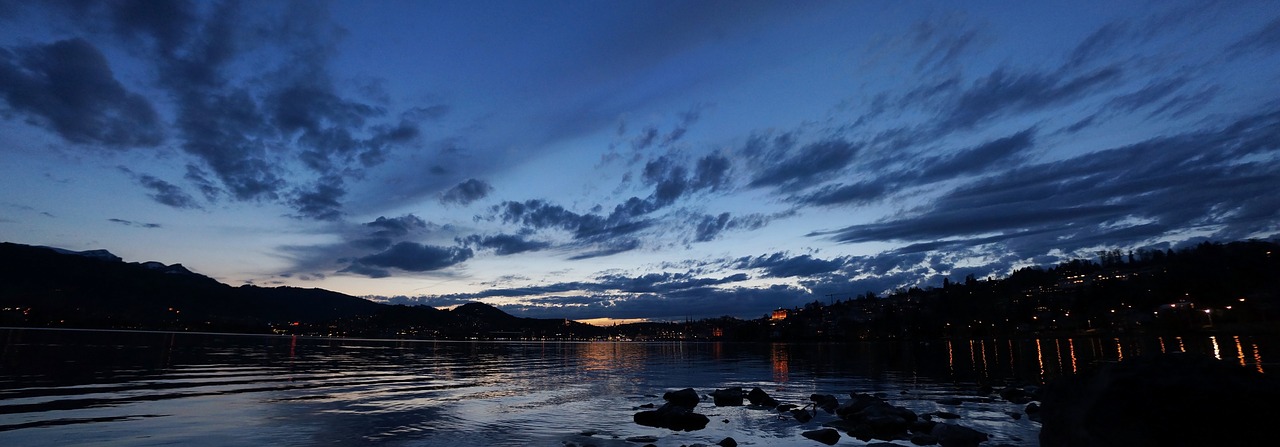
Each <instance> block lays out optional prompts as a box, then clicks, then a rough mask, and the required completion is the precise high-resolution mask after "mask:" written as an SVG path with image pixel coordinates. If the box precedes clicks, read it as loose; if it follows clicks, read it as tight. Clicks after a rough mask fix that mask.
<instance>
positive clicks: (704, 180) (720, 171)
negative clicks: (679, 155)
mask: <svg viewBox="0 0 1280 447" xmlns="http://www.w3.org/2000/svg"><path fill="white" fill-rule="evenodd" d="M731 166H732V162H730V161H729V158H727V157H724V156H721V155H714V154H712V155H707V156H705V157H702V158H699V159H698V164H697V166H696V167H695V168H694V174H693V178H692V179H690V186H691V187H692V188H693V190H695V191H698V190H703V189H710V190H717V189H720V188H723V187H725V186H727V185H728V184H729V169H730V167H731Z"/></svg>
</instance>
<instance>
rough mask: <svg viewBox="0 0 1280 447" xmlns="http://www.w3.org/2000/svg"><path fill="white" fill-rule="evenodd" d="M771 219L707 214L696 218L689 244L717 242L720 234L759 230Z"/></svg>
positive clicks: (763, 216)
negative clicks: (733, 231) (732, 231)
mask: <svg viewBox="0 0 1280 447" xmlns="http://www.w3.org/2000/svg"><path fill="white" fill-rule="evenodd" d="M770 220H771V218H770V217H769V216H765V215H761V214H747V215H743V216H736V217H734V216H732V215H730V214H729V213H727V212H725V213H720V214H719V215H710V214H705V215H702V216H700V217H695V218H694V222H693V227H694V228H693V239H692V241H689V240H686V241H685V243H688V242H707V241H711V240H715V238H717V237H719V236H720V233H723V232H725V231H730V230H758V229H760V228H762V227H764V226H765V225H767V224H768V223H769V221H770Z"/></svg>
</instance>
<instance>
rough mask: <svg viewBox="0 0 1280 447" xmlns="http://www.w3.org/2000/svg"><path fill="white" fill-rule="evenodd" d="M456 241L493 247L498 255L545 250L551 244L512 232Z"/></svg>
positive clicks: (475, 236) (476, 236)
mask: <svg viewBox="0 0 1280 447" xmlns="http://www.w3.org/2000/svg"><path fill="white" fill-rule="evenodd" d="M458 242H460V243H463V244H467V245H471V246H475V247H478V248H486V249H493V250H494V252H495V253H497V254H498V255H499V256H506V255H514V254H517V253H524V252H527V251H539V250H545V249H547V248H548V247H550V246H551V243H549V242H542V241H531V240H528V239H525V238H524V237H523V236H518V235H513V234H497V235H493V236H481V235H471V236H467V237H465V238H462V239H460V240H459V241H458Z"/></svg>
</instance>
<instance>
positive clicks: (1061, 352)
mask: <svg viewBox="0 0 1280 447" xmlns="http://www.w3.org/2000/svg"><path fill="white" fill-rule="evenodd" d="M1175 340H1176V346H1177V347H1176V348H1174V349H1178V350H1181V351H1187V352H1194V353H1201V354H1204V355H1212V356H1215V357H1217V358H1219V359H1222V358H1226V359H1230V360H1228V361H1235V362H1238V363H1239V364H1240V365H1242V366H1246V367H1251V368H1255V369H1257V370H1258V371H1260V372H1261V371H1263V365H1264V364H1263V347H1262V346H1271V345H1269V344H1266V343H1262V342H1261V341H1260V340H1257V339H1254V338H1252V337H1244V336H1232V337H1231V340H1232V341H1231V343H1223V344H1220V343H1219V340H1218V338H1217V337H1216V336H1212V337H1211V336H1203V337H1186V338H1183V337H1178V338H1176V339H1175ZM1167 342H1170V341H1169V340H1166V339H1165V338H1150V339H1138V338H1132V339H1130V338H1107V339H1101V338H1063V339H1026V340H996V339H975V340H954V341H953V340H941V341H937V342H931V343H918V342H910V343H863V344H850V345H784V344H774V345H757V344H722V343H568V342H566V343H561V342H529V343H512V342H503V343H485V342H440V341H396V340H386V341H376V340H342V339H314V338H299V337H274V336H235V335H216V334H174V333H155V332H150V333H147V332H94V331H48V330H18V329H0V343H2V345H3V348H2V350H0V445H24V446H27V445H29V446H42V445H50V446H52V445H58V446H62V445H100V444H106V443H110V444H114V445H171V444H186V445H194V446H200V445H255V446H256V445H317V444H325V445H368V444H379V445H405V446H425V445H433V446H434V445H529V444H537V445H561V443H562V441H566V440H573V441H575V442H578V443H580V444H581V443H584V442H591V443H594V444H596V445H601V446H607V445H628V443H626V442H625V441H623V440H624V439H625V438H627V437H631V436H640V435H652V436H657V437H658V438H659V442H658V443H657V444H658V445H659V446H665V445H673V446H674V445H681V444H692V443H699V442H700V443H705V444H715V443H716V442H718V441H719V440H720V439H723V438H724V437H726V436H732V437H734V438H735V439H737V440H738V441H739V442H740V443H743V444H746V443H755V444H757V445H812V441H808V440H806V439H804V438H802V437H800V436H799V433H800V432H801V431H804V430H811V429H815V428H818V426H819V424H820V423H821V422H823V421H827V420H830V418H831V417H827V419H815V421H813V422H810V423H807V424H798V423H796V422H795V421H793V420H789V419H787V418H780V417H779V416H778V415H777V414H776V413H771V412H767V411H764V410H759V409H751V408H746V407H724V408H717V407H713V406H710V405H709V404H703V405H700V406H699V409H698V411H699V412H701V413H704V414H707V415H708V416H709V417H711V419H712V421H713V423H712V424H711V425H709V426H708V428H707V429H705V430H700V431H695V432H688V433H675V432H671V431H667V430H663V429H655V428H650V427H643V426H639V425H636V424H634V423H633V422H632V419H631V418H632V415H633V414H634V413H635V412H636V411H637V409H636V407H638V406H639V405H642V404H647V403H658V404H660V403H661V398H659V397H657V396H660V395H661V394H662V393H663V392H664V391H668V390H672V389H679V388H685V387H693V388H695V389H697V390H698V391H699V392H701V393H703V394H706V393H709V392H711V391H712V390H714V389H716V388H724V387H730V386H742V387H746V388H750V387H755V386H759V387H761V388H764V389H765V390H766V391H768V392H769V393H770V394H771V395H773V396H774V397H776V398H778V399H779V400H781V401H783V402H786V403H797V404H804V403H806V402H808V396H809V395H810V394H812V393H830V394H836V395H837V396H838V397H846V396H847V393H849V392H851V391H856V392H860V393H875V392H883V393H885V394H886V398H887V399H888V400H889V401H890V402H892V403H894V404H895V405H901V406H904V407H907V408H910V409H912V410H914V411H916V412H918V413H924V412H930V411H938V410H945V411H949V412H953V413H957V414H960V415H961V416H962V417H961V419H960V420H959V421H960V422H961V423H962V424H965V425H968V426H971V427H974V428H976V429H979V430H982V431H985V432H988V433H991V434H993V443H1007V444H1013V445H1028V446H1033V445H1037V442H1036V435H1037V433H1038V430H1039V426H1038V424H1037V423H1035V422H1032V421H1030V420H1028V419H1027V418H1022V419H1020V420H1013V419H1012V418H1010V417H1009V416H1008V415H1006V413H1005V412H1006V411H1021V410H1022V408H1021V406H1015V405H1012V404H1008V403H1007V402H1000V401H998V399H997V400H996V401H994V402H985V403H984V402H976V401H974V402H966V403H965V404H964V405H962V406H958V407H956V406H943V405H940V404H938V403H937V402H936V401H937V400H938V399H941V398H943V397H953V396H966V397H974V396H975V392H976V391H975V390H976V389H977V388H978V385H982V384H986V385H991V386H994V387H996V388H997V389H998V388H999V387H1001V386H1004V385H1006V384H1008V383H1013V382H1031V383H1037V382H1043V381H1044V380H1049V379H1052V378H1054V377H1058V376H1061V375H1064V374H1070V373H1073V372H1076V371H1079V370H1081V369H1084V368H1086V367H1088V365H1091V364H1094V363H1097V362H1112V361H1119V360H1121V359H1122V358H1125V357H1127V356H1134V355H1141V353H1142V352H1157V351H1160V352H1163V351H1165V349H1166V343H1167ZM1077 345H1079V347H1078V346H1077ZM1232 350H1234V352H1232ZM1223 351H1226V352H1223ZM726 421H727V422H726ZM584 431H593V432H596V433H597V434H595V435H594V436H592V437H589V438H587V437H584V436H582V435H580V433H582V432H584ZM844 443H854V444H857V441H854V440H852V439H849V438H846V439H845V440H844Z"/></svg>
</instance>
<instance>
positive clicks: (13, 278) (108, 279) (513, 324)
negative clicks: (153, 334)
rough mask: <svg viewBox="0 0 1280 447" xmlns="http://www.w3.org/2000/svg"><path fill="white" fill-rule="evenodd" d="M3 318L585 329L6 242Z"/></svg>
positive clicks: (159, 324) (220, 326)
mask: <svg viewBox="0 0 1280 447" xmlns="http://www.w3.org/2000/svg"><path fill="white" fill-rule="evenodd" d="M0 325H7V326H37V327H79V328H135V329H169V330H222V331H238V332H255V333H256V332H269V331H275V332H292V333H314V334H326V335H330V334H332V333H333V331H334V328H339V327H340V328H341V332H342V333H341V334H340V335H360V336H397V335H400V336H403V335H406V334H410V335H422V336H432V337H435V336H439V337H459V336H465V337H475V336H486V335H488V334H489V333H494V332H503V333H511V332H517V333H527V332H530V331H541V332H544V333H545V332H546V331H547V330H548V328H563V327H569V328H571V329H577V330H584V329H586V328H584V327H582V326H583V325H581V323H572V324H566V323H565V321H564V320H559V319H556V320H538V319H529V318H518V317H514V316H511V315H508V314H506V313H504V312H502V311H501V310H498V309H497V308H494V307H492V306H489V305H486V304H481V303H471V304H467V305H464V306H461V307H459V308H457V309H455V310H454V311H452V312H450V311H442V310H439V309H434V308H430V307H425V306H422V307H407V306H391V305H386V304H381V303H375V302H372V301H369V300H366V299H363V298H357V297H353V296H350V295H345V294H341V293H337V292H332V291H328V290H323V289H303V288H296V287H258V286H249V285H246V286H241V287H231V286H228V285H226V284H222V283H220V282H218V281H216V280H214V279H212V278H209V277H207V276H204V275H200V274H197V273H193V272H191V271H190V270H188V269H186V268H185V267H183V266H182V265H181V264H173V265H165V264H163V263H160V262H154V261H150V262H142V263H137V262H124V261H123V260H122V259H121V258H120V257H118V256H115V255H113V254H111V253H110V252H107V251H106V250H92V251H85V252H74V251H69V250H63V249H56V248H50V247H37V246H30V245H21V244H13V243H7V242H5V243H0ZM352 331H355V332H356V333H354V334H353V333H351V332H352Z"/></svg>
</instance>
